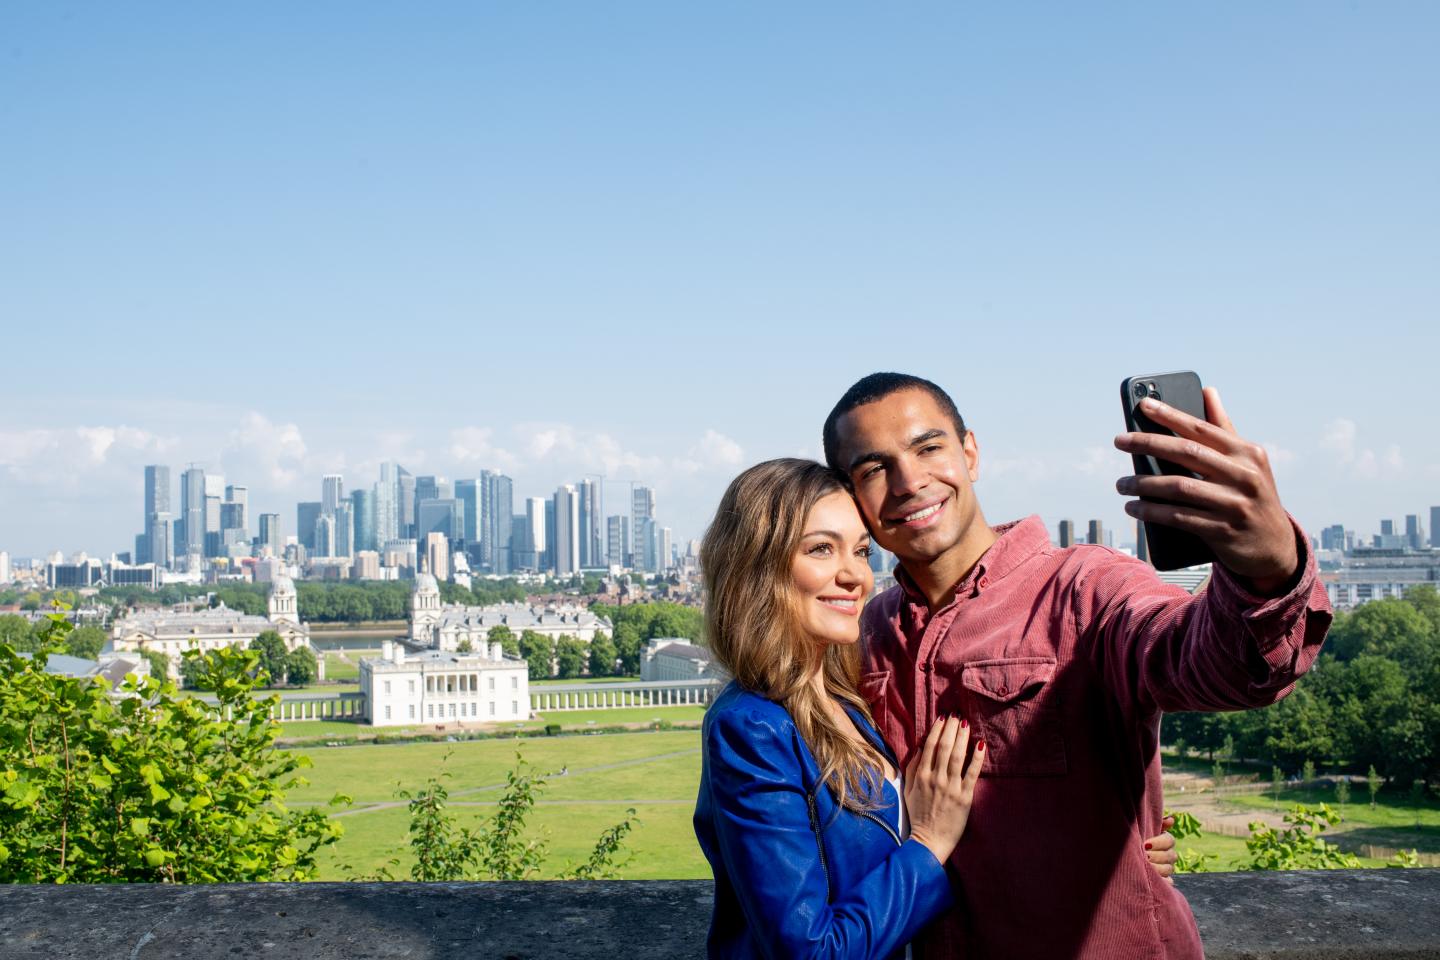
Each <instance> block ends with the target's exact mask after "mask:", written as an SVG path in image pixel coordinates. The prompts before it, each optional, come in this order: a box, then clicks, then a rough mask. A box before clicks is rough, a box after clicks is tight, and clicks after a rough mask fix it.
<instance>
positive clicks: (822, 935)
mask: <svg viewBox="0 0 1440 960" xmlns="http://www.w3.org/2000/svg"><path fill="white" fill-rule="evenodd" d="M851 717H852V719H854V721H855V725H856V727H858V728H859V729H860V730H861V731H862V732H863V733H864V734H865V736H866V737H867V738H869V739H870V741H871V742H872V743H874V744H875V746H876V747H877V748H878V749H879V750H880V751H881V752H882V753H884V754H885V755H887V756H890V758H891V762H892V763H893V762H894V757H893V755H891V754H890V750H889V748H888V747H886V746H885V744H884V742H883V741H882V740H881V739H880V736H879V734H877V733H876V732H875V729H874V728H873V727H871V726H870V724H868V723H866V722H865V720H864V719H863V718H862V717H860V716H859V715H858V714H857V713H855V712H854V711H851ZM703 740H704V767H703V772H702V773H701V776H700V795H699V798H698V799H697V800H696V802H695V835H696V836H697V837H698V838H699V840H700V847H701V849H702V850H703V851H704V852H705V857H706V859H708V860H709V861H710V866H711V869H713V870H714V871H715V911H714V914H713V916H712V919H711V923H710V936H709V939H708V941H707V949H708V953H709V955H710V956H711V957H836V958H839V957H845V958H862V957H865V958H868V957H877V958H878V957H890V956H892V955H896V954H900V955H903V951H904V947H905V944H907V943H909V942H910V941H911V940H912V939H914V937H915V935H916V934H917V933H918V932H919V931H920V929H921V928H922V927H924V926H925V925H926V924H927V923H929V922H930V921H931V920H933V919H934V918H935V917H937V916H939V915H940V914H941V913H942V912H944V911H945V910H946V909H948V908H949V907H950V906H951V905H952V903H953V895H952V893H951V890H950V883H949V880H948V878H947V877H946V874H945V868H944V867H943V866H941V864H940V863H939V862H938V861H937V860H936V859H935V856H934V854H932V853H931V852H930V850H929V848H927V847H925V846H924V845H922V844H920V843H919V842H917V841H915V840H907V841H905V842H903V843H902V842H901V841H900V838H899V836H898V834H897V833H896V830H895V827H896V814H897V810H898V798H897V797H896V796H895V792H894V790H893V789H892V788H891V787H890V785H889V784H882V787H883V790H884V804H885V805H884V807H883V808H881V809H879V810H876V811H875V812H873V813H868V814H857V813H854V812H852V811H849V810H846V809H845V808H843V807H841V806H840V804H839V803H837V802H836V800H835V798H834V795H833V794H832V793H831V792H830V790H829V789H828V788H827V787H825V786H824V785H823V784H820V782H819V779H820V768H819V766H818V764H816V762H815V757H814V756H813V755H812V754H811V753H810V748H809V747H808V746H806V744H805V742H804V740H802V739H801V737H800V733H799V731H798V730H797V729H796V727H795V722H794V721H793V720H792V719H791V718H790V714H789V713H788V712H787V711H786V710H785V708H784V707H782V706H780V705H779V704H777V703H775V702H773V701H771V700H767V699H766V698H764V697H762V696H759V695H758V694H754V693H750V692H748V691H746V690H743V689H741V688H740V687H739V686H738V685H736V684H735V683H733V682H732V683H731V684H730V685H729V686H727V687H726V688H725V689H724V690H723V691H722V692H721V694H720V696H719V697H718V698H717V699H716V700H715V702H714V703H713V704H711V706H710V709H709V710H707V711H706V713H705V724H704V730H703Z"/></svg>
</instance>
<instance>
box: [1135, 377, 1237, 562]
mask: <svg viewBox="0 0 1440 960" xmlns="http://www.w3.org/2000/svg"><path fill="white" fill-rule="evenodd" d="M1146 397H1153V398H1154V399H1156V400H1160V401H1162V402H1164V403H1167V404H1169V405H1170V406H1172V407H1174V408H1175V409H1177V410H1183V411H1184V412H1186V413H1188V414H1190V415H1191V416H1192V417H1198V418H1199V419H1201V420H1204V419H1205V395H1204V394H1203V393H1202V392H1201V390H1200V377H1199V375H1198V374H1196V373H1194V372H1193V371H1190V370H1184V371H1181V372H1178V373H1153V374H1149V375H1147V376H1143V377H1126V378H1125V379H1124V380H1123V381H1121V383H1120V405H1121V406H1122V407H1123V408H1124V410H1125V429H1126V430H1128V431H1130V432H1132V433H1134V432H1144V433H1163V434H1165V435H1166V436H1171V437H1173V436H1175V431H1173V430H1171V429H1169V428H1168V427H1162V426H1161V425H1160V424H1158V423H1156V422H1155V421H1153V420H1151V419H1150V418H1149V417H1147V416H1145V415H1144V414H1143V413H1141V412H1140V410H1139V408H1138V405H1139V403H1140V401H1141V400H1144V399H1145V398H1146ZM1131 459H1133V460H1134V461H1135V475H1136V476H1137V477H1158V476H1162V475H1165V476H1188V477H1197V478H1198V474H1195V473H1193V472H1191V471H1190V470H1187V469H1185V468H1184V467H1182V466H1179V465H1178V464H1174V463H1171V462H1170V461H1168V460H1161V459H1159V458H1158V457H1151V456H1141V455H1138V454H1137V455H1133V456H1132V458H1131ZM1144 499H1149V498H1144ZM1151 502H1153V503H1165V502H1166V501H1164V500H1152V501H1151ZM1140 526H1141V527H1142V528H1143V531H1144V532H1143V533H1142V534H1141V536H1142V537H1143V538H1144V541H1145V546H1147V547H1148V548H1149V559H1150V562H1151V563H1152V564H1154V565H1155V569H1156V570H1178V569H1180V568H1181V567H1193V566H1195V565H1196V564H1199V563H1212V562H1214V560H1215V554H1214V553H1213V552H1211V550H1210V547H1209V546H1207V545H1206V543H1205V541H1204V540H1201V539H1200V538H1199V537H1197V536H1195V535H1194V534H1193V533H1186V532H1185V531H1183V530H1176V529H1175V528H1174V527H1167V526H1164V525H1162V524H1158V523H1142V524H1141V525H1140Z"/></svg>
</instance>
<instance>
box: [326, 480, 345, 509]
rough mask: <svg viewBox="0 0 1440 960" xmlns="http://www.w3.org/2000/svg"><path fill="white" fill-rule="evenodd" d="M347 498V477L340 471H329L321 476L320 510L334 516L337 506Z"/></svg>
mask: <svg viewBox="0 0 1440 960" xmlns="http://www.w3.org/2000/svg"><path fill="white" fill-rule="evenodd" d="M344 499H345V478H344V477H343V476H342V475H340V474H338V473H327V474H325V475H324V476H323V477H321V478H320V512H321V513H323V514H325V515H326V516H327V517H329V516H334V514H335V507H336V506H338V505H339V503H340V501H341V500H344Z"/></svg>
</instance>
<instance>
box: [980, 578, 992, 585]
mask: <svg viewBox="0 0 1440 960" xmlns="http://www.w3.org/2000/svg"><path fill="white" fill-rule="evenodd" d="M980 586H982V587H988V586H990V578H989V577H981V578H980Z"/></svg>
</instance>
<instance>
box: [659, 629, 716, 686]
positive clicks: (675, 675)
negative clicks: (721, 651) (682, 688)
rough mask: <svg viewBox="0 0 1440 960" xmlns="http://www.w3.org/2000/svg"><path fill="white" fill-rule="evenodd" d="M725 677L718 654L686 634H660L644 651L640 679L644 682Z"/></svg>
mask: <svg viewBox="0 0 1440 960" xmlns="http://www.w3.org/2000/svg"><path fill="white" fill-rule="evenodd" d="M723 678H724V671H722V670H721V669H720V665H719V664H718V663H716V662H715V656H714V654H712V653H711V652H710V651H709V650H708V649H707V648H705V647H700V646H696V645H695V644H693V643H691V642H690V641H689V640H686V639H684V638H683V637H656V638H655V639H653V640H650V641H648V642H647V643H646V644H645V649H644V650H643V651H641V653H640V679H641V680H644V681H662V680H714V679H723Z"/></svg>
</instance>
